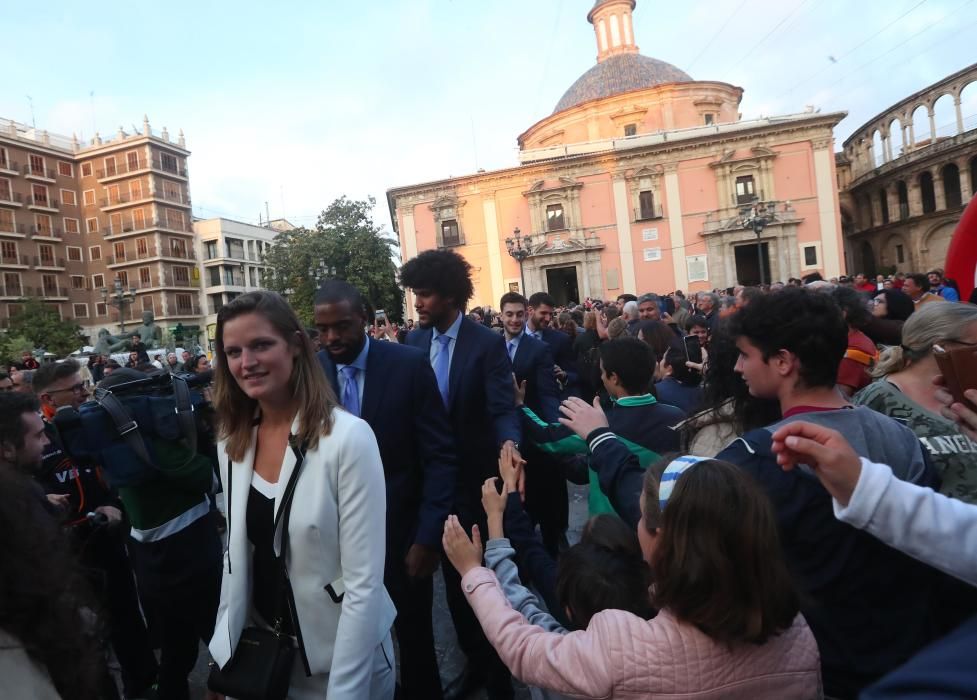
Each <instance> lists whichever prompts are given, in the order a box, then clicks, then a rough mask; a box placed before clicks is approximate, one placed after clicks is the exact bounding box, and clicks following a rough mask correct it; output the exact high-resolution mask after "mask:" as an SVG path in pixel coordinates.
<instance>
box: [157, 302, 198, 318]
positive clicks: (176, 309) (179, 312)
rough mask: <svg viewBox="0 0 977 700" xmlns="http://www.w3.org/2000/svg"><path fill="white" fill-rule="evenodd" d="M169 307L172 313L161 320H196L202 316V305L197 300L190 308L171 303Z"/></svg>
mask: <svg viewBox="0 0 977 700" xmlns="http://www.w3.org/2000/svg"><path fill="white" fill-rule="evenodd" d="M169 307H170V308H171V309H172V312H170V313H167V314H165V315H164V316H161V317H160V318H196V317H198V316H200V315H201V314H200V304H198V303H197V302H196V300H195V301H194V302H193V303H192V304H190V306H177V305H176V304H174V303H172V302H171V303H170V304H169Z"/></svg>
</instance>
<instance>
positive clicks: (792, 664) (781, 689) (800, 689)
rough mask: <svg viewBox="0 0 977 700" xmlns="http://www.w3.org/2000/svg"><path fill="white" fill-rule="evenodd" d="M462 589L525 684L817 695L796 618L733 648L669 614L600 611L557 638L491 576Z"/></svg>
mask: <svg viewBox="0 0 977 700" xmlns="http://www.w3.org/2000/svg"><path fill="white" fill-rule="evenodd" d="M461 585H462V588H463V589H464V591H465V595H466V596H467V597H468V602H469V603H470V604H471V606H472V609H474V611H475V614H476V615H477V616H478V620H479V622H480V623H481V624H482V629H484V630H485V635H486V636H487V637H488V640H489V641H490V642H491V643H492V646H493V647H495V650H496V651H497V652H498V653H499V656H500V657H501V659H502V661H503V662H504V663H505V665H506V666H508V667H509V669H510V670H511V671H512V673H513V675H514V676H516V677H517V678H518V679H520V680H521V681H523V682H524V683H527V684H529V685H534V686H539V687H541V688H548V689H550V690H554V691H557V692H559V693H563V694H565V695H571V696H578V697H588V698H681V699H682V700H691V699H692V698H697V699H699V698H708V699H710V700H712V699H718V698H723V700H736V699H737V698H742V699H743V700H759V699H760V698H778V699H781V698H782V699H784V700H788V699H789V700H811V699H814V698H820V697H821V675H820V657H819V655H818V647H817V644H816V643H815V641H814V636H813V635H812V634H811V630H810V629H808V627H807V623H806V622H805V621H804V618H803V617H802V616H801V615H798V616H797V617H796V618H795V620H794V624H793V625H791V627H790V629H788V630H786V631H785V632H783V633H782V634H781V635H780V636H778V637H775V638H774V639H771V640H770V641H768V642H767V643H766V644H763V645H760V646H756V645H744V646H740V647H737V648H735V649H734V650H730V649H729V648H727V647H725V646H723V645H721V644H718V643H716V642H714V641H713V640H712V639H710V638H709V637H707V636H706V635H705V634H703V633H702V632H700V631H699V630H698V629H696V628H695V627H693V626H691V625H687V624H683V623H681V622H679V621H678V620H676V619H675V618H674V617H673V616H672V615H671V614H670V613H669V612H668V611H667V610H663V611H661V612H660V613H658V616H657V617H656V618H655V619H653V620H642V619H641V618H640V617H637V616H635V615H632V614H631V613H627V612H624V611H622V610H605V611H604V612H601V613H598V614H597V615H595V616H594V617H593V619H592V620H591V621H590V625H589V626H588V627H587V629H586V630H582V631H578V632H571V633H570V634H567V635H559V634H552V633H549V632H544V631H543V630H542V629H540V628H539V627H535V626H534V625H531V624H529V623H528V622H527V621H526V619H525V618H523V617H522V616H521V615H520V614H519V613H517V612H516V611H515V610H513V609H512V608H511V607H509V604H508V602H507V601H506V598H505V596H504V595H503V593H502V589H501V588H500V587H499V582H498V580H497V579H496V578H495V574H494V573H492V571H490V570H489V569H485V568H481V567H479V568H477V569H473V570H471V571H470V572H468V574H466V575H465V577H464V578H463V579H462V582H461Z"/></svg>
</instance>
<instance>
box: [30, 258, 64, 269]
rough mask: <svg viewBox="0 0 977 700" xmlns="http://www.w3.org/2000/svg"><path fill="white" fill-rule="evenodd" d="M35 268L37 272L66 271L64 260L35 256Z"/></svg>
mask: <svg viewBox="0 0 977 700" xmlns="http://www.w3.org/2000/svg"><path fill="white" fill-rule="evenodd" d="M34 268H35V269H37V270H58V271H61V272H63V271H64V269H65V266H64V258H46V257H45V258H42V257H38V256H37V255H35V256H34Z"/></svg>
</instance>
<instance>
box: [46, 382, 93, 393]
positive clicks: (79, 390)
mask: <svg viewBox="0 0 977 700" xmlns="http://www.w3.org/2000/svg"><path fill="white" fill-rule="evenodd" d="M62 391H71V392H74V393H76V394H83V393H85V385H84V384H83V383H82V382H78V383H77V384H75V385H74V386H69V387H65V388H64V389H49V390H48V391H47V392H46V393H48V394H57V393H60V392H62Z"/></svg>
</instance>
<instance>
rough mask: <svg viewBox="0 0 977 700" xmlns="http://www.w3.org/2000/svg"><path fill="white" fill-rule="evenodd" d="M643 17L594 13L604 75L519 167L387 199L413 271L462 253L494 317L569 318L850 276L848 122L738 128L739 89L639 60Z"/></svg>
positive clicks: (534, 140) (586, 83)
mask: <svg viewBox="0 0 977 700" xmlns="http://www.w3.org/2000/svg"><path fill="white" fill-rule="evenodd" d="M635 5H636V2H635V0H597V2H596V3H595V4H594V6H593V8H592V9H591V10H590V12H589V13H588V15H587V20H588V21H589V22H590V23H591V24H592V25H593V27H594V35H595V38H596V42H597V64H596V65H595V66H594V67H592V68H591V69H590V70H588V71H587V72H586V73H584V74H583V75H582V76H581V77H580V78H579V79H578V80H577V81H576V82H575V83H574V84H573V85H571V86H570V88H569V89H568V90H567V91H566V93H565V94H564V95H563V97H562V98H561V99H560V101H559V102H558V104H557V105H556V108H555V110H554V111H553V113H552V114H551V115H550V116H548V117H546V118H545V119H542V120H541V121H539V122H537V123H536V124H533V125H532V126H530V127H529V128H528V129H527V130H526V131H525V132H524V133H523V134H521V135H520V136H519V137H518V144H519V158H518V160H519V162H518V164H516V165H514V166H513V167H511V168H506V169H503V170H495V171H490V172H479V173H475V174H472V175H468V176H462V177H453V178H450V179H446V180H439V181H436V182H425V183H419V184H415V185H408V186H404V187H394V188H392V189H390V190H388V192H387V200H388V205H389V207H390V213H391V220H392V221H393V222H394V227H395V229H396V231H397V234H398V236H399V238H400V244H401V252H402V255H403V257H404V259H405V260H406V259H409V258H412V257H414V256H415V255H417V254H418V253H419V252H421V251H424V250H429V249H432V248H451V249H453V250H456V251H457V252H458V253H460V254H461V255H463V256H464V257H465V258H466V259H467V260H468V261H469V262H470V263H471V265H472V267H473V268H474V270H475V275H474V282H475V298H474V299H473V300H472V303H473V304H474V305H490V306H497V305H498V300H499V298H500V297H501V296H502V294H504V293H505V292H508V291H510V290H518V291H521V292H523V293H525V294H527V295H528V294H532V293H534V292H537V291H541V290H542V291H548V292H550V293H551V294H553V295H554V297H556V300H557V302H558V303H567V302H570V301H580V300H582V299H584V298H587V297H592V298H614V297H616V296H617V295H619V294H621V293H625V292H629V293H636V294H640V293H644V292H659V293H663V292H670V291H673V290H675V289H681V290H684V291H686V292H688V291H701V290H708V289H713V288H717V287H729V286H733V285H735V284H757V283H760V282H767V283H769V282H773V281H786V280H787V279H788V278H790V277H800V276H801V275H804V274H807V273H810V272H815V271H818V272H820V273H821V274H822V275H824V276H825V277H833V276H837V275H839V274H841V273H843V272H844V271H845V270H844V252H843V244H842V235H841V222H840V216H839V205H838V193H837V186H836V172H835V157H834V154H833V131H834V127H835V126H836V125H837V124H838V122H839V121H841V119H842V118H844V116H845V114H844V113H819V112H815V111H814V110H813V109H809V110H808V111H806V112H804V113H800V114H791V115H784V116H779V117H765V118H761V119H755V120H742V119H741V118H740V111H739V106H740V101H741V99H742V97H743V89H742V88H740V87H736V86H733V85H730V84H727V83H724V82H717V81H701V80H694V79H693V78H692V77H691V76H689V75H688V74H687V73H685V72H683V71H682V70H680V69H679V68H677V67H675V66H673V65H670V64H668V63H665V62H664V61H660V60H657V59H654V58H650V57H646V56H643V55H641V54H640V53H639V49H638V46H637V44H636V40H635V36H634V30H633V26H632V21H631V19H632V12H633V11H634V10H635ZM511 252H515V253H516V255H515V256H513V255H512V254H510V253H511ZM520 258H522V260H521V262H520V260H519V259H520ZM411 301H412V300H411V299H410V298H408V310H409V311H410V310H411V308H412V304H411Z"/></svg>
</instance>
